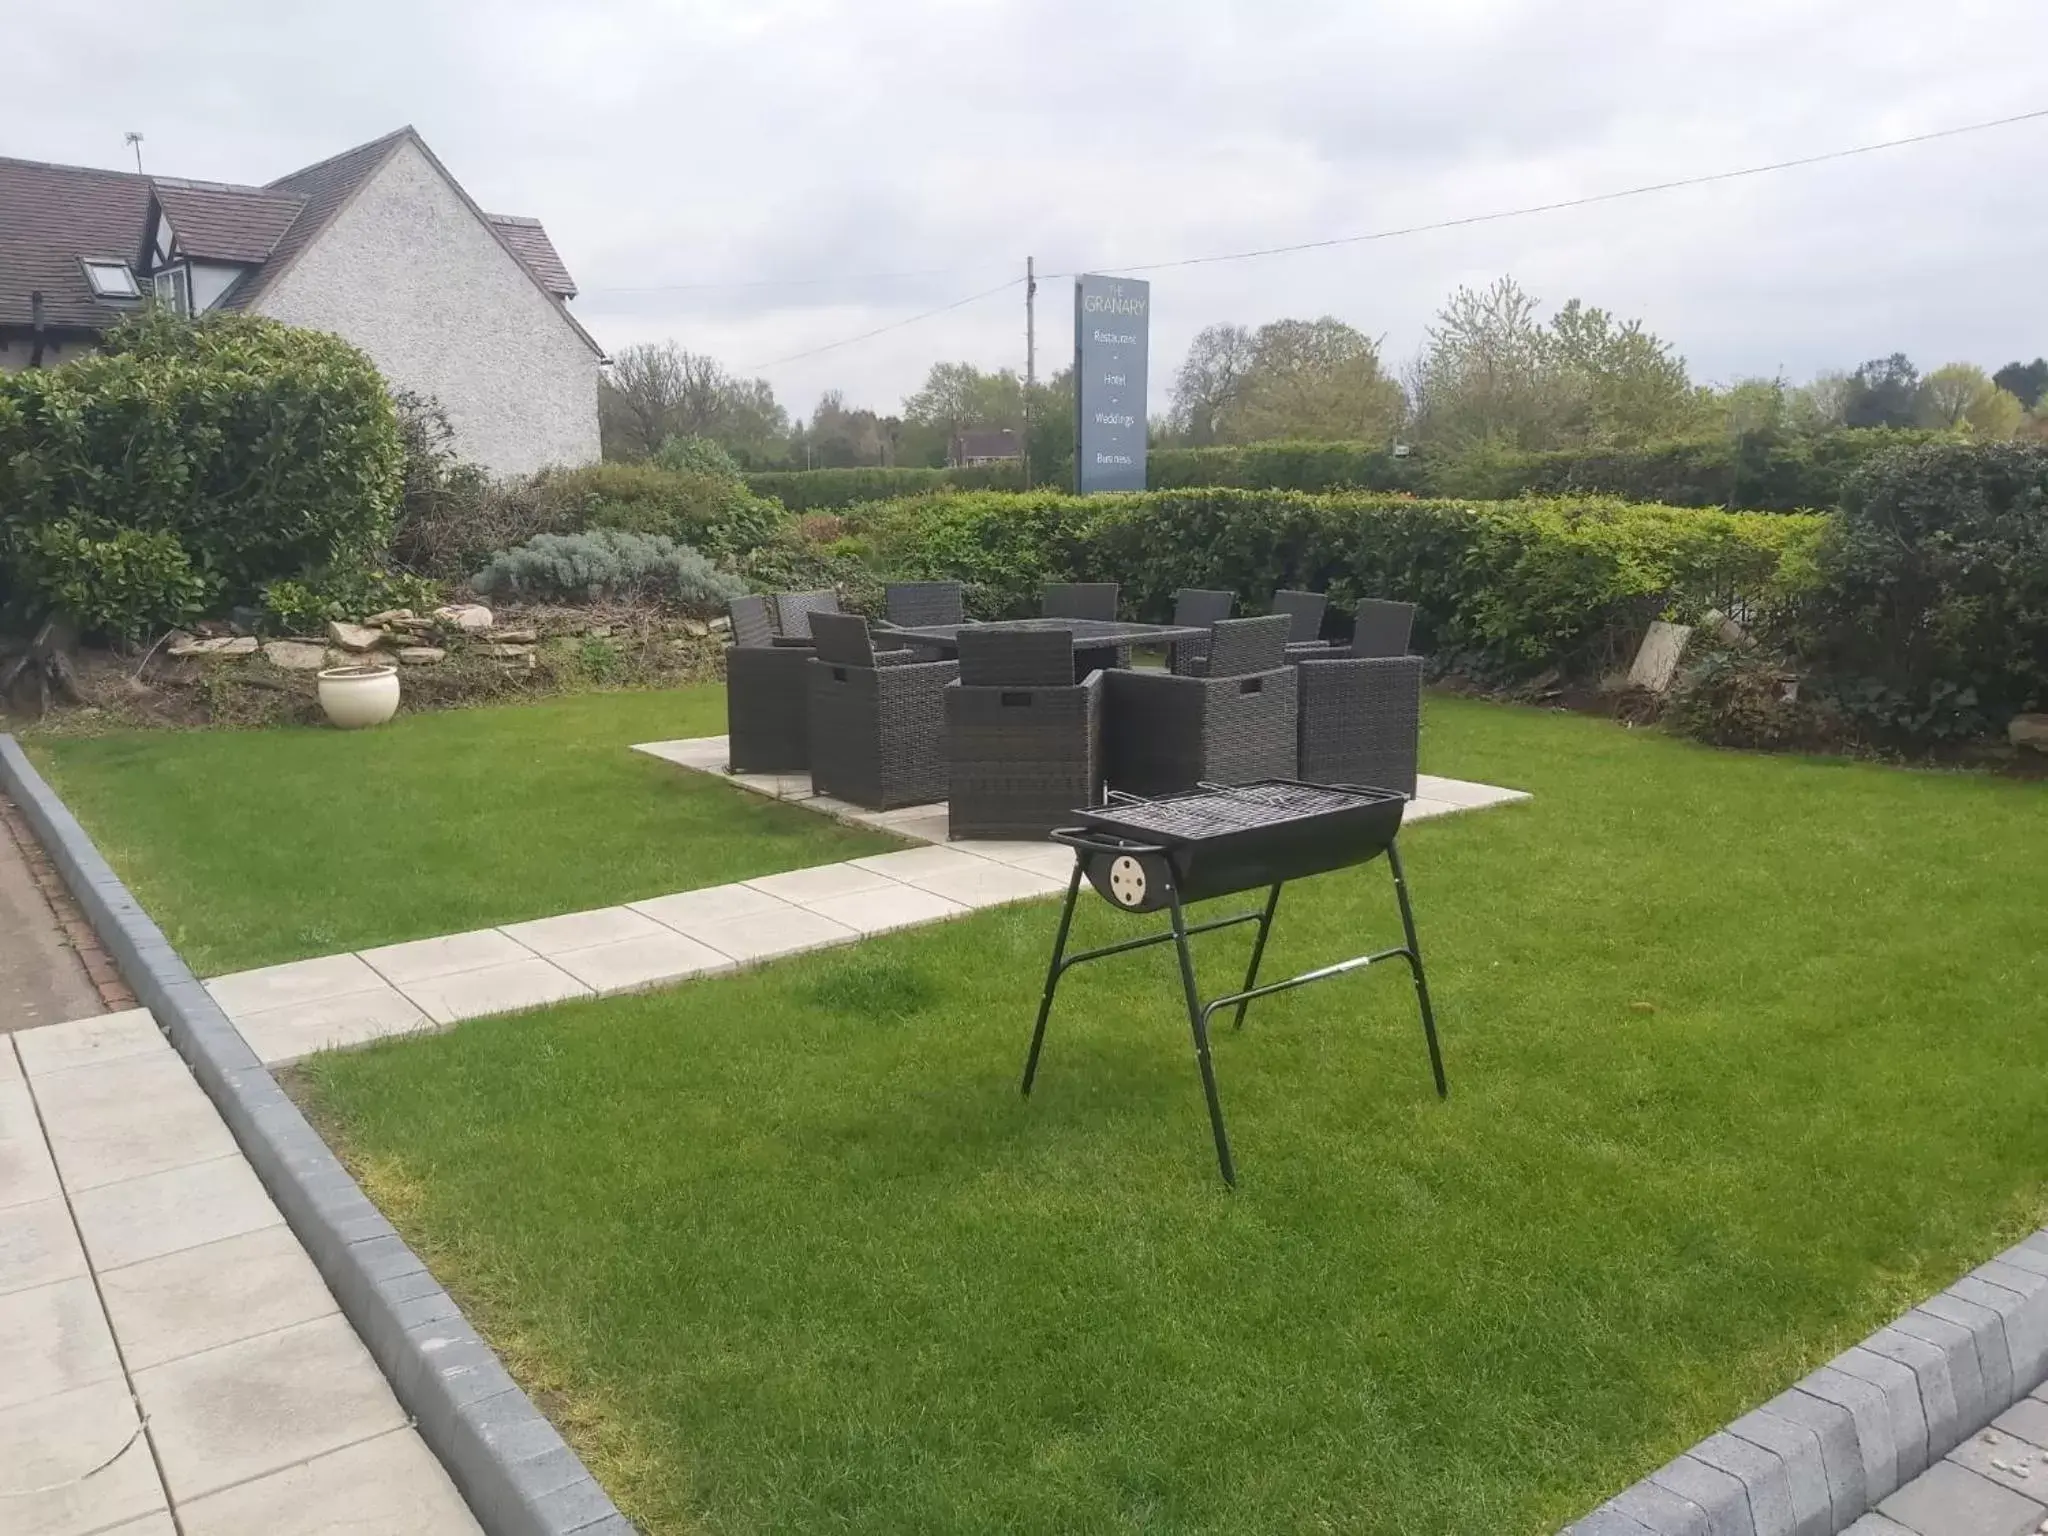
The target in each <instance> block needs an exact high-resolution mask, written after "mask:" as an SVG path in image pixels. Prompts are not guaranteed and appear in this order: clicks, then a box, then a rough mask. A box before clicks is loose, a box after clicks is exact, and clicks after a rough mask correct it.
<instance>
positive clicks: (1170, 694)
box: [1103, 614, 1296, 795]
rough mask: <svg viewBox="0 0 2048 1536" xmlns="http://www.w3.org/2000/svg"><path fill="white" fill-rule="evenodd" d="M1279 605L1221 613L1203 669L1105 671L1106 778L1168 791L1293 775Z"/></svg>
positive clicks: (1140, 789) (1290, 671)
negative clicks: (1256, 612) (1252, 614)
mask: <svg viewBox="0 0 2048 1536" xmlns="http://www.w3.org/2000/svg"><path fill="white" fill-rule="evenodd" d="M1288 628H1289V623H1288V620H1287V618H1286V616H1285V615H1283V614H1270V615H1268V616H1266V617H1264V618H1258V619H1225V620H1224V621H1223V622H1221V623H1220V624H1217V625H1216V626H1215V627H1214V629H1213V630H1212V632H1211V633H1212V636H1213V638H1212V642H1211V645H1210V651H1209V675H1208V676H1206V677H1183V676H1178V675H1176V674H1174V673H1170V672H1123V671H1119V672H1112V673H1110V674H1108V676H1107V678H1106V679H1105V684H1106V689H1105V693H1104V698H1103V713H1104V720H1105V723H1106V731H1105V736H1106V741H1105V752H1104V768H1105V772H1106V776H1107V778H1108V782H1109V787H1110V788H1111V789H1113V790H1122V791H1125V792H1127V793H1130V794H1137V795H1162V794H1171V793H1173V792H1174V791H1175V790H1182V789H1193V788H1194V787H1195V786H1196V785H1198V784H1203V783H1212V784H1242V783H1245V782H1247V781H1249V780H1252V779H1273V778H1293V777H1294V776H1295V764H1296V744H1295V720H1294V713H1295V700H1294V695H1295V669H1294V668H1292V667H1290V666H1288V665H1287V661H1286V654H1287V632H1288Z"/></svg>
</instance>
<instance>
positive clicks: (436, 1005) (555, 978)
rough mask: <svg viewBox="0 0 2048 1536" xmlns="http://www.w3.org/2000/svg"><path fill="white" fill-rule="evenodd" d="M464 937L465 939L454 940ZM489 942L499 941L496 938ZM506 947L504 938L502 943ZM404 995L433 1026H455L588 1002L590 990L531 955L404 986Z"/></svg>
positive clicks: (566, 973)
mask: <svg viewBox="0 0 2048 1536" xmlns="http://www.w3.org/2000/svg"><path fill="white" fill-rule="evenodd" d="M460 937H470V935H460ZM495 937H499V938H503V937H504V936H503V935H502V934H499V935H495ZM505 942H506V943H508V944H509V943H511V942H512V941H511V940H510V939H506V940H505ZM404 991H405V995H406V996H407V997H408V998H410V999H411V1000H412V1001H413V1002H415V1003H417V1004H418V1005H419V1006H420V1007H421V1008H422V1009H424V1010H425V1012H426V1015H427V1017H428V1018H430V1019H432V1020H433V1021H434V1022H435V1023H436V1024H456V1023H460V1022H461V1021H462V1020H464V1019H476V1018H482V1017H484V1016H485V1015H486V1014H493V1013H517V1012H520V1011H522V1010H524V1009H528V1008H544V1007H546V1006H547V1005H548V1004H549V1003H565V1002H568V1001H569V1000H570V999H572V998H578V997H589V996H591V995H592V990H591V988H589V987H587V986H585V985H584V984H583V983H582V982H580V981H578V980H577V979H576V978H575V977H574V976H571V975H570V974H569V973H568V972H567V971H565V970H563V969H561V968H560V967H559V966H556V965H551V964H549V963H548V962H547V961H545V960H543V959H541V958H540V957H539V956H537V955H528V956H527V957H526V958H525V959H524V960H512V961H508V962H506V963H504V964H500V965H486V966H483V967H481V968H479V969H475V970H466V971H455V972H452V973H450V974H448V975H445V976H433V977H427V978H424V979H421V980H418V981H410V982H407V983H406V984H405V988H404Z"/></svg>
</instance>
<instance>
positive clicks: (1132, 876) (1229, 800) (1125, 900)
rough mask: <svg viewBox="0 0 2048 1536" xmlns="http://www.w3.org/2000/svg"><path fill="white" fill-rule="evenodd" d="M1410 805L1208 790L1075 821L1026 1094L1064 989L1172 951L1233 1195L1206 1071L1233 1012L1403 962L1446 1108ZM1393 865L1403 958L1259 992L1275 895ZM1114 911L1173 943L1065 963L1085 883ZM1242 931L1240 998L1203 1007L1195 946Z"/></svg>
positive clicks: (1111, 950)
mask: <svg viewBox="0 0 2048 1536" xmlns="http://www.w3.org/2000/svg"><path fill="white" fill-rule="evenodd" d="M1407 802H1408V797H1407V796H1406V795H1403V794H1401V793H1399V792H1398V791H1395V790H1388V789H1367V788H1363V787H1360V786H1356V785H1348V784H1303V783H1298V782H1296V781H1294V780H1289V779H1268V780H1263V781H1260V782H1257V783H1252V784H1240V785H1231V786H1226V785H1214V784H1210V785H1203V786H1202V787H1201V788H1200V789H1197V790H1193V791H1191V792H1189V793H1186V794H1179V795H1166V796H1162V797H1160V798H1158V799H1152V800H1147V799H1140V798H1138V797H1136V796H1133V795H1112V796H1111V797H1110V802H1109V803H1108V804H1107V805H1103V806H1099V807H1096V808H1094V809H1092V810H1084V811H1076V812H1074V817H1075V819H1076V820H1077V821H1078V822H1080V823H1081V825H1079V826H1076V827H1070V828H1065V829H1063V830H1061V831H1057V832H1054V833H1053V834H1052V835H1053V837H1054V838H1055V839H1056V840H1057V841H1059V842H1062V843H1065V844H1066V845H1067V846H1068V847H1070V848H1072V849H1073V850H1074V873H1073V877H1072V878H1071V879H1070V880H1069V881H1068V882H1067V900H1066V905H1065V906H1064V907H1063V908H1061V910H1060V924H1059V931H1058V934H1057V936H1056V937H1055V938H1054V939H1053V947H1052V963H1051V965H1050V966H1049V967H1048V968H1047V970H1046V976H1045V995H1044V997H1043V998H1042V999H1041V1000H1040V1002H1039V1005H1038V1024H1037V1027H1036V1028H1035V1029H1033V1031H1032V1034H1031V1054H1030V1055H1029V1056H1028V1057H1027V1058H1026V1059H1025V1062H1024V1092H1025V1093H1027V1094H1028V1093H1030V1092H1031V1084H1032V1080H1033V1079H1034V1078H1035V1077H1036V1076H1037V1075H1038V1056H1039V1051H1040V1049H1041V1048H1042V1047H1043V1046H1044V1044H1045V1025H1046V1021H1047V1019H1049V1018H1050V1017H1051V1016H1052V1002H1053V993H1054V992H1055V991H1056V990H1057V989H1058V987H1059V983H1060V977H1062V976H1063V975H1065V974H1066V973H1067V972H1068V971H1070V970H1072V969H1073V968H1074V967H1075V966H1077V965H1082V964H1085V963H1086V962H1088V961H1090V960H1100V959H1104V958H1106V957H1108V956H1110V955H1120V954H1123V953H1125V952H1126V951H1129V950H1134V949H1145V948H1149V947H1150V946H1152V945H1155V944H1172V945H1173V946H1174V948H1175V950H1176V952H1177V953H1178V955H1179V959H1180V980H1181V990H1182V992H1183V993H1184V995H1185V997H1186V1001H1187V1010H1188V1027H1189V1028H1190V1030H1192V1031H1193V1034H1194V1040H1195V1060H1196V1063H1197V1065H1198V1066H1199V1067H1200V1068H1201V1072H1202V1091H1203V1093H1204V1095H1205V1096H1206V1097H1207V1098H1208V1101H1209V1127H1210V1130H1211V1131H1212V1132H1213V1133H1214V1134H1215V1138H1216V1161H1217V1165H1218V1166H1219V1167H1220V1168H1221V1169H1222V1172H1223V1180H1224V1182H1225V1183H1226V1184H1232V1185H1234V1184H1236V1182H1237V1173H1236V1170H1235V1168H1234V1166H1233V1165H1232V1163H1231V1158H1230V1137H1229V1135H1228V1134H1227V1133H1226V1132H1225V1130H1224V1127H1223V1106H1222V1104H1221V1102H1220V1101H1219V1100H1218V1098H1217V1096H1216V1071H1215V1067H1214V1066H1213V1064H1212V1063H1211V1061H1210V1059H1209V1021H1210V1019H1211V1018H1212V1017H1213V1016H1214V1015H1216V1014H1217V1013H1219V1012H1220V1011H1222V1010H1223V1009H1225V1008H1230V1007H1235V1008H1236V1010H1237V1017H1236V1021H1235V1022H1236V1024H1237V1025H1239V1026H1242V1025H1243V1023H1244V1013H1245V1007H1246V1005H1247V1004H1249V1003H1250V1002H1251V1001H1252V999H1253V998H1257V997H1270V996H1272V995H1273V994H1274V993H1276V992H1287V991H1291V990H1292V989H1293V988H1295V987H1301V986H1306V985H1308V983H1310V982H1312V981H1327V980H1329V979H1330V978H1332V977H1335V976H1342V975H1344V974H1346V973H1347V972H1350V971H1355V970H1362V969H1363V968H1364V967H1366V966H1369V965H1373V964H1375V963H1377V962H1378V961H1381V960H1391V959H1393V958H1395V957H1396V956H1399V957H1400V958H1402V959H1404V960H1406V961H1407V962H1408V969H1409V971H1410V973H1411V974H1412V975H1413V976H1414V979H1415V1000H1416V1003H1417V1004H1418V1005H1419V1007H1420V1008H1421V1011H1422V1034H1423V1038H1424V1040H1425V1041H1427V1042H1428V1045H1429V1066H1430V1071H1431V1072H1432V1074H1434V1076H1435V1078H1436V1091H1437V1093H1438V1095H1439V1096H1442V1095H1443V1094H1444V1093H1446V1092H1447V1091H1448V1090H1447V1087H1446V1085H1445V1082H1444V1065H1443V1057H1442V1054H1441V1053H1440V1052H1439V1051H1438V1049H1437V1039H1436V1016H1435V1014H1434V1013H1433V1012H1432V1011H1431V1009H1430V1006H1429V983H1428V981H1427V979H1426V978H1425V976H1424V975H1423V970H1422V950H1421V947H1420V946H1419V945H1418V944H1417V942H1416V939H1415V914H1414V911H1413V910H1412V909H1411V908H1410V906H1409V904H1408V883H1407V881H1406V879H1405V878H1404V877H1403V875H1402V873H1401V854H1400V850H1399V849H1398V848H1396V846H1395V843H1394V839H1395V836H1396V834H1398V833H1399V832H1400V830H1401V813H1402V811H1403V809H1404V808H1405V807H1406V805H1407ZM1383 853H1384V854H1385V855H1386V856H1387V864H1388V867H1389V868H1390V869H1391V870H1392V871H1393V875H1394V898H1395V900H1396V902H1398V903H1399V905H1400V909H1401V929H1402V935H1403V938H1404V939H1405V941H1406V942H1405V943H1403V944H1402V945H1401V946H1400V947H1398V948H1395V949H1385V950H1380V951H1377V952H1376V953H1373V954H1368V955H1358V956H1356V957H1354V958H1352V959H1349V960H1340V961H1338V962H1336V963H1335V964H1333V965H1325V966H1321V967H1319V968H1318V969H1316V970H1313V971H1306V972H1304V973H1303V974H1301V975H1299V976H1290V977H1289V978H1288V979H1287V980H1285V981H1275V982H1269V983H1267V984H1266V985H1265V986H1260V985H1259V984H1258V979H1259V962H1260V960H1261V959H1262V958H1263V957H1264V955H1265V952H1266V939H1267V936H1268V935H1269V934H1270V933H1271V932H1272V927H1273V914H1274V912H1275V911H1276V910H1277V909H1278V908H1279V905H1280V887H1281V886H1282V885H1284V884H1285V883H1286V882H1287V881H1289V880H1297V879H1301V878H1303V877H1304V876H1308V875H1320V874H1325V873H1328V872H1329V871H1331V870H1334V869H1343V868H1346V867H1348V866H1350V865H1354V864H1366V863H1370V862H1371V861H1372V860H1373V859H1376V858H1378V857H1379V856H1380V855H1381V854H1383ZM1084 877H1085V878H1086V879H1087V881H1088V883H1089V884H1090V885H1092V886H1094V887H1095V889H1096V890H1097V891H1098V892H1099V893H1100V894H1101V895H1102V897H1103V899H1104V900H1106V901H1108V902H1109V903H1110V905H1112V906H1115V907H1119V908H1121V909H1123V910H1124V911H1127V912H1157V911H1160V910H1162V909H1164V910H1165V912H1166V913H1167V916H1168V923H1169V927H1168V929H1167V931H1166V932H1165V933H1153V934H1147V935H1145V936H1143V937H1141V938H1135V939H1125V940H1123V941H1122V942H1120V943H1116V944H1108V945H1104V946H1103V947H1102V948H1100V949H1091V950H1084V951H1083V952H1082V953H1080V954H1077V955H1069V954H1068V953H1067V952H1066V950H1067V934H1068V932H1069V930H1070V929H1071V928H1072V926H1073V921H1074V904H1075V902H1076V901H1077V900H1078V899H1079V898H1080V894H1081V881H1082V879H1083V878H1084ZM1262 886H1263V887H1265V888H1266V904H1265V906H1264V908H1263V909H1261V910H1260V911H1257V912H1239V913H1235V914H1233V915H1231V916H1229V917H1219V918H1212V919H1210V920H1209V921H1207V922H1201V923H1193V924H1191V923H1189V922H1188V920H1187V913H1186V904H1187V903H1188V902H1191V901H1206V900H1208V899H1209V898H1210V897H1213V896H1227V895H1230V894H1232V893H1234V892H1237V891H1248V890H1255V889H1258V888H1259V887H1262ZM1240 923H1256V924H1258V933H1257V936H1256V937H1255V938H1254V939H1253V941H1252V954H1251V963H1250V964H1249V965H1248V966H1247V967H1246V968H1245V977H1244V985H1243V987H1242V988H1240V989H1239V990H1238V991H1236V992H1232V993H1229V994H1227V995H1225V996H1223V997H1218V998H1214V999H1211V1000H1210V1001H1209V1002H1207V1003H1204V1002H1203V1001H1202V1000H1201V993H1200V991H1199V989H1198V988H1197V987H1196V984H1195V962H1194V955H1193V952H1192V951H1191V950H1190V949H1189V947H1188V938H1189V936H1190V935H1192V934H1197V933H1207V932H1210V931H1211V930H1213V929H1217V928H1231V927H1235V926H1237V925H1238V924H1240Z"/></svg>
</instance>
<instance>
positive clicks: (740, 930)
mask: <svg viewBox="0 0 2048 1536" xmlns="http://www.w3.org/2000/svg"><path fill="white" fill-rule="evenodd" d="M686 931H687V933H688V935H689V937H691V938H693V939H695V940H697V942H698V943H700V944H707V945H709V946H710V947H711V948H713V949H715V950H717V951H718V952H719V953H720V954H721V955H725V956H727V957H729V958H730V959H733V960H737V961H739V962H740V963H741V964H752V963H753V962H754V961H757V960H772V959H774V958H775V957H777V956H779V955H795V954H801V953H803V952H804V951H805V950H810V949H823V948H825V947H827V946H828V945H832V944H848V943H851V942H852V941H853V940H855V939H857V938H859V937H860V934H859V933H858V932H856V931H855V930H854V929H852V928H849V927H848V926H847V925H846V924H844V923H835V922H834V921H832V919H831V918H829V917H821V916H820V915H819V914H818V913H816V912H809V911H806V910H805V909H804V908H802V907H791V906H784V908H783V910H781V911H779V912H757V913H754V914H753V915H751V916H749V917H735V918H728V919H726V920H725V921H724V922H717V923H704V924H701V925H696V926H692V927H691V928H689V929H688V930H686Z"/></svg>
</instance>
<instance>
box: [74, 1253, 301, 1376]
mask: <svg viewBox="0 0 2048 1536" xmlns="http://www.w3.org/2000/svg"><path fill="white" fill-rule="evenodd" d="M100 1293H101V1295H102V1296H103V1297H104V1298H105V1300H106V1306H107V1316H108V1319H109V1320H110V1321H111V1322H112V1323H113V1325H114V1337H115V1338H116V1339H117V1340H119V1341H120V1345H121V1352H122V1354H123V1356H124V1357H125V1358H126V1359H127V1361H128V1368H129V1369H130V1370H131V1371H139V1370H146V1369H148V1368H149V1367H150V1366H153V1365H163V1364H165V1363H167V1362H169V1361H172V1360H178V1359H182V1358H184V1357H185V1356H186V1355H196V1354H200V1353H203V1352H204V1351H206V1350H209V1349H217V1348H219V1347H220V1346H221V1345H223V1344H233V1343H236V1342H238V1341H239V1340H242V1339H248V1338H254V1337H256V1336H257V1335H258V1334H264V1333H273V1332H275V1331H276V1330H278V1329H280V1328H288V1327H290V1326H292V1325H293V1324H295V1323H307V1322H311V1321H313V1320H314V1319H315V1318H321V1317H328V1316H331V1315H333V1313H334V1312H335V1311H336V1310H337V1308H336V1306H335V1301H334V1297H333V1295H332V1294H331V1293H330V1292H329V1291H328V1289H327V1285H326V1282H325V1281H323V1280H322V1279H321V1278H320V1271H319V1270H317V1269H315V1268H314V1267H313V1261H312V1260H311V1259H309V1258H307V1257H306V1251H305V1249H303V1248H301V1247H300V1246H299V1240H298V1239H297V1238H296V1237H294V1236H293V1235H292V1232H291V1229H290V1228H289V1227H282V1226H278V1227H263V1228H259V1229H258V1230H257V1231H254V1232H247V1233H244V1234H243V1235H241V1236H240V1237H228V1238H222V1239H221V1240H220V1241H219V1242H215V1243H207V1244H204V1245H203V1246H201V1247H198V1248H184V1249H180V1250H179V1251H178V1252H176V1253H168V1254H165V1255H164V1256H163V1257H161V1258H156V1259H149V1260H147V1261H145V1262H143V1263H140V1264H130V1265H128V1266H126V1267H125V1268H122V1269H114V1270H109V1271H108V1272H107V1273H106V1274H104V1275H102V1276H101V1277H100Z"/></svg>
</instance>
